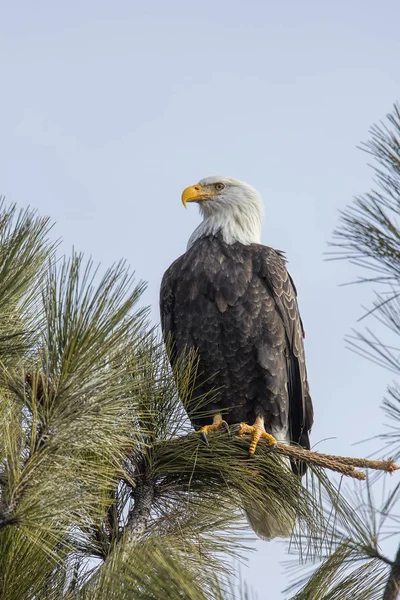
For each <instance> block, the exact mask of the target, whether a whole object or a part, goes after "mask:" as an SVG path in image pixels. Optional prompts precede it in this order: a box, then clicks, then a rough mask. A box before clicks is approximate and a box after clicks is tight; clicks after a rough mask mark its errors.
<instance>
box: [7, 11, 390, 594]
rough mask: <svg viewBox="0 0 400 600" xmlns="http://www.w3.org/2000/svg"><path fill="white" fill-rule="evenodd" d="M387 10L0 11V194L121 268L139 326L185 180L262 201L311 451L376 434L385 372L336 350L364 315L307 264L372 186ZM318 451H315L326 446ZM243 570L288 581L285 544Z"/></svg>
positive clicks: (271, 586)
mask: <svg viewBox="0 0 400 600" xmlns="http://www.w3.org/2000/svg"><path fill="white" fill-rule="evenodd" d="M399 21H400V4H399V2H398V0H386V1H385V2H384V3H377V2H375V1H374V2H372V1H369V0H362V1H361V0H352V2H348V0H346V1H344V0H337V1H336V2H334V3H333V2H329V3H328V2H320V1H317V0H315V1H313V0H303V1H302V2H298V1H297V0H291V1H289V0H281V1H280V2H271V1H261V0H259V1H258V2H256V1H254V0H246V2H243V0H240V1H237V0H229V1H228V0H220V1H219V0H213V1H210V0H202V1H201V2H190V1H188V0H185V1H178V0H169V1H168V2H165V1H164V0H158V1H151V0H148V1H147V2H137V1H135V0H130V1H122V0H114V1H113V2H104V1H101V0H96V1H94V0H82V1H79V2H78V1H77V0H72V1H70V2H68V3H67V2H64V3H60V2H50V1H40V0H36V2H30V1H29V2H28V1H26V0H25V1H20V2H18V1H17V2H14V3H11V2H8V3H6V2H3V3H1V4H0V85H1V111H0V193H2V194H5V195H6V196H7V198H8V200H9V201H12V202H17V203H18V204H19V205H21V206H26V205H28V204H29V205H31V206H33V207H36V208H37V209H38V210H39V211H40V212H41V213H43V214H48V215H50V216H51V217H52V219H54V220H55V221H56V226H55V229H54V237H55V238H56V237H62V238H63V240H64V243H63V246H62V248H63V250H65V251H68V252H69V251H70V249H71V248H72V246H74V247H75V248H77V249H79V250H82V251H84V252H85V253H86V254H88V255H92V257H93V258H94V260H95V261H101V262H102V264H103V265H104V266H106V265H109V264H110V263H111V262H113V261H115V260H118V259H119V258H120V257H125V258H126V259H127V260H128V262H129V263H130V264H131V265H132V267H133V268H134V269H135V271H136V273H137V277H138V279H145V280H147V281H148V283H149V285H148V290H147V292H146V294H145V296H144V298H143V302H144V303H145V304H149V305H151V307H152V313H151V314H152V318H153V319H154V320H155V321H158V290H159V284H160V280H161V277H162V274H163V272H164V271H165V269H166V268H167V267H168V266H169V264H170V263H171V262H172V261H173V260H174V259H175V258H177V257H178V256H179V255H180V254H182V253H183V252H184V251H185V247H186V242H187V239H188V237H189V235H190V234H191V232H192V230H193V229H194V228H195V226H196V225H197V224H198V222H199V215H198V213H197V210H196V207H195V206H189V207H188V210H186V211H185V210H184V209H183V207H182V205H181V201H180V195H181V192H182V190H183V188H185V187H186V186H188V185H190V184H194V183H196V182H197V181H198V180H199V179H201V178H203V177H206V176H209V175H215V174H222V175H226V176H232V177H235V178H237V179H242V180H244V181H247V182H248V183H250V184H251V185H253V186H254V187H256V188H257V189H258V190H259V191H260V192H261V194H262V196H263V198H264V203H265V209H266V218H265V223H264V228H263V236H262V240H263V242H264V243H266V244H268V245H271V246H274V247H276V248H279V249H282V250H285V252H286V253H287V257H288V259H289V268H290V272H291V274H292V276H293V278H294V280H295V283H296V285H297V289H298V293H299V302H300V308H301V312H302V316H303V320H304V323H305V328H306V333H307V338H306V352H307V359H308V371H309V379H310V386H311V392H312V396H313V400H314V404H315V414H316V416H315V427H314V429H313V434H312V443H313V444H318V446H317V447H318V449H319V450H321V451H326V452H336V453H339V454H348V453H353V454H367V453H368V447H363V446H357V447H356V448H353V447H352V443H354V442H356V441H358V440H360V439H364V438H367V437H369V436H371V435H374V434H375V433H376V432H378V431H381V430H382V426H381V423H382V421H383V417H382V414H381V411H380V409H379V404H380V400H381V398H382V396H383V394H384V393H385V388H386V385H387V383H388V382H389V381H390V379H391V375H390V374H389V373H387V372H385V371H384V370H381V369H379V368H378V367H374V366H373V365H371V364H369V363H367V362H365V361H364V360H363V359H361V358H359V357H358V356H356V355H355V354H353V353H351V352H350V351H348V350H346V348H345V343H344V336H345V335H346V334H348V333H349V332H350V330H351V328H352V327H354V326H355V325H356V321H357V319H358V318H359V317H360V316H361V314H362V308H361V305H365V304H368V301H369V299H370V297H371V294H370V292H369V291H368V290H367V288H366V287H363V286H349V287H340V284H343V283H345V282H347V281H350V280H352V279H354V276H355V275H356V274H357V273H356V271H355V270H354V268H351V267H350V266H349V265H347V264H346V263H344V262H326V260H325V258H326V257H324V253H325V252H326V251H327V243H328V242H329V240H330V239H331V234H332V231H333V229H334V228H335V226H337V224H338V210H340V209H343V208H345V207H346V206H347V205H348V204H349V203H350V202H351V200H352V197H353V196H354V195H357V194H361V193H363V192H366V191H368V190H369V189H370V187H371V182H372V174H371V170H370V169H369V168H368V167H367V162H368V157H367V155H366V154H364V153H363V152H361V151H360V150H358V149H357V148H356V146H357V145H358V144H359V143H360V142H361V141H365V140H367V139H368V130H369V128H370V126H371V125H372V124H373V123H375V122H377V121H379V120H380V119H382V118H384V116H385V114H386V113H387V112H389V111H390V110H391V107H392V105H393V103H394V102H395V101H396V100H400V89H399V86H400V72H399V56H400V38H399V33H398V32H399V28H398V23H399ZM327 438H329V439H327ZM256 549H257V552H256V553H254V554H253V555H252V556H250V559H249V568H248V569H247V568H244V569H243V575H244V577H245V578H246V579H247V580H248V581H249V582H250V583H251V584H252V586H253V588H254V590H256V591H257V592H258V593H259V598H260V599H261V600H262V599H263V598H267V597H268V598H271V599H275V598H280V597H282V596H280V591H281V590H282V589H283V588H284V587H285V585H286V584H287V574H286V573H285V570H284V567H283V566H282V561H283V560H285V553H284V546H283V545H282V544H280V543H279V542H270V543H265V542H259V543H257V545H256Z"/></svg>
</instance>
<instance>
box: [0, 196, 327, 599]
mask: <svg viewBox="0 0 400 600" xmlns="http://www.w3.org/2000/svg"><path fill="white" fill-rule="evenodd" d="M0 223H1V226H0V227H1V229H0V598H1V599H4V600H5V599H7V600H30V599H32V600H33V599H34V600H50V599H51V600H59V599H61V598H66V599H79V600H94V599H107V600H114V599H115V600H122V599H128V598H129V599H131V598H135V599H138V600H153V599H154V600H158V599H162V598H169V599H171V600H174V599H176V600H182V599H190V600H197V599H198V600H204V599H206V598H207V599H210V598H211V599H216V600H222V599H227V598H234V597H236V595H235V594H236V592H235V588H236V587H237V586H236V584H235V583H232V580H231V579H230V575H231V573H232V567H231V564H232V561H231V559H230V558H229V557H235V556H239V555H241V554H243V553H244V552H245V551H246V548H247V545H248V544H247V540H248V539H249V537H250V534H249V529H248V527H247V524H246V522H245V520H244V518H243V511H242V510H241V507H242V506H243V505H247V504H248V503H252V504H253V505H257V504H260V505H261V504H263V505H264V504H265V502H268V503H269V506H270V509H271V512H272V514H274V512H275V514H278V513H279V511H284V512H285V514H286V512H287V511H288V510H292V511H296V513H297V515H298V530H297V534H296V540H298V541H299V540H301V539H302V536H304V535H308V536H309V537H310V538H312V537H314V538H317V537H318V532H320V531H321V528H322V522H323V520H322V517H321V515H322V511H321V506H320V498H319V496H318V494H315V493H314V491H313V489H311V488H310V489H309V490H308V489H307V488H306V487H304V486H303V485H302V483H301V482H300V481H299V480H298V478H296V477H295V476H294V475H293V474H292V473H291V472H289V469H288V468H287V467H286V465H285V464H283V463H282V461H281V460H280V459H279V457H278V456H277V455H274V454H273V453H271V454H270V455H267V454H266V453H265V454H263V453H259V454H258V455H257V457H255V458H254V459H251V460H249V458H248V442H246V441H242V440H232V439H230V438H228V437H227V436H226V435H225V436H224V435H216V436H214V437H213V440H212V441H211V443H210V445H209V446H205V445H204V443H203V442H202V441H201V440H200V439H199V438H200V436H198V435H196V434H194V433H193V432H192V431H191V429H190V426H189V423H188V420H187V416H186V412H185V409H184V405H185V402H186V400H187V398H188V397H189V396H190V392H191V390H192V388H193V382H194V372H195V367H196V357H195V355H193V356H189V357H186V358H185V360H184V361H183V360H182V364H181V365H180V366H179V367H178V369H177V372H176V373H175V375H176V377H177V378H178V388H179V393H180V398H179V397H178V393H177V386H176V384H175V380H174V377H173V376H172V373H171V371H170V367H169V363H168V360H167V358H166V354H165V350H164V347H163V345H162V344H161V343H160V340H159V337H158V334H157V332H156V331H155V330H154V329H153V328H152V327H150V325H149V323H148V322H147V310H146V309H144V308H140V306H139V301H140V296H141V293H142V291H143V289H144V284H143V283H139V284H137V285H134V284H133V280H132V277H131V276H130V274H129V270H128V268H127V266H126V265H125V264H124V263H119V264H116V265H114V266H112V267H111V268H109V269H108V270H106V271H105V273H104V274H101V270H100V269H99V268H95V267H94V265H93V263H92V262H91V261H85V259H84V257H83V256H81V255H79V254H76V253H73V254H72V256H71V258H69V259H67V258H59V257H58V256H57V254H56V248H55V247H54V245H52V244H51V243H50V242H49V239H48V238H49V235H50V233H49V232H50V223H49V220H48V219H45V218H41V217H39V216H37V215H36V214H35V213H33V212H32V211H30V210H27V211H25V212H22V213H20V214H18V212H17V209H16V207H15V206H8V205H7V204H6V203H5V201H4V200H3V201H2V203H1V205H0ZM313 473H314V474H315V475H316V476H317V478H318V480H319V482H320V485H322V487H323V488H324V489H326V493H327V494H331V496H333V495H334V493H335V492H334V490H333V488H331V487H330V485H329V482H328V480H327V479H326V478H325V476H324V474H323V472H322V471H321V470H320V469H319V468H318V467H315V468H313V469H312V470H311V471H310V481H311V482H312V481H314V480H313V476H314V475H313ZM317 488H318V485H317V484H316V483H315V482H314V490H315V489H317ZM312 551H313V548H312V547H311V546H310V552H312ZM232 586H233V587H232ZM242 588H243V586H242ZM236 591H237V590H236ZM238 593H239V594H241V597H243V598H248V597H249V592H248V591H246V588H243V589H242V590H241V591H239V592H238Z"/></svg>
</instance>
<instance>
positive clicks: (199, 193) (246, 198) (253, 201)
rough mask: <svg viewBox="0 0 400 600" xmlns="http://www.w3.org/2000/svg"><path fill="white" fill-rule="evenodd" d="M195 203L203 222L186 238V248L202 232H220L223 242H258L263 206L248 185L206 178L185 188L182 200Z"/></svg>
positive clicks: (227, 179) (226, 178)
mask: <svg viewBox="0 0 400 600" xmlns="http://www.w3.org/2000/svg"><path fill="white" fill-rule="evenodd" d="M187 202H197V204H198V205H199V208H200V212H201V214H202V215H203V222H202V223H200V225H199V226H198V227H197V229H195V230H194V232H193V233H192V235H191V236H190V238H189V242H188V248H190V246H192V245H193V244H194V242H195V241H196V240H198V239H199V238H201V237H204V236H206V235H216V234H217V233H220V235H222V238H223V240H224V242H226V243H227V244H234V243H235V242H239V243H241V244H246V245H248V244H253V243H260V236H261V222H262V218H263V205H262V201H261V196H260V194H259V193H258V192H257V190H255V189H254V188H252V187H251V186H250V185H248V184H247V183H244V182H243V181H238V180H237V179H232V178H231V177H218V176H215V177H206V178H205V179H202V180H201V181H199V183H197V184H196V185H192V186H190V187H188V188H186V189H185V190H184V191H183V194H182V203H183V205H184V206H186V203H187Z"/></svg>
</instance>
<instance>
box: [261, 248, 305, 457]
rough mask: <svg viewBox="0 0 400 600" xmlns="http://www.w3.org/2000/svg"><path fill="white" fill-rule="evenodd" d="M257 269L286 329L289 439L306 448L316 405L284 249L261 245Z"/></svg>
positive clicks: (294, 289) (300, 322)
mask: <svg viewBox="0 0 400 600" xmlns="http://www.w3.org/2000/svg"><path fill="white" fill-rule="evenodd" d="M254 270H255V272H256V273H257V274H258V276H259V277H260V278H261V279H262V280H263V281H264V283H265V285H266V286H267V288H268V291H269V293H270V294H271V295H272V297H273V299H274V301H275V307H276V308H275V310H276V311H277V312H278V314H279V317H280V319H281V320H282V323H283V325H284V329H285V348H284V351H285V357H286V368H287V382H288V396H289V415H288V417H289V432H290V439H291V440H292V441H294V442H296V443H298V444H300V445H301V446H303V447H304V448H309V447H310V442H309V438H308V433H309V431H310V429H311V426H312V423H313V407H312V402H311V397H310V393H309V388H308V381H307V370H306V363H305V355H304V345H303V338H304V329H303V324H302V321H301V317H300V313H299V308H298V304H297V295H296V288H295V286H294V283H293V281H292V278H291V277H290V275H289V273H288V271H287V270H286V266H285V259H284V258H283V257H282V255H281V253H279V252H277V251H275V250H273V249H272V248H269V247H268V246H261V245H260V246H259V247H258V252H256V255H255V261H254Z"/></svg>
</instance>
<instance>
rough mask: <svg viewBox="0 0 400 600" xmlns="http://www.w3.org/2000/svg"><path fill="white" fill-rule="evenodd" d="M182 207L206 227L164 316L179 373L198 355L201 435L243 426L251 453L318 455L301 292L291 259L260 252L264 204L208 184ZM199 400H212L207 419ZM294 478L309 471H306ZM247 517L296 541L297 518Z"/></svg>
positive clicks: (196, 420) (219, 182)
mask: <svg viewBox="0 0 400 600" xmlns="http://www.w3.org/2000/svg"><path fill="white" fill-rule="evenodd" d="M182 202H183V204H184V206H186V204H187V203H189V202H196V203H197V204H198V206H199V208H200V212H201V214H202V216H203V221H202V223H201V224H200V225H199V226H198V227H197V229H195V231H194V232H193V234H192V235H191V237H190V239H189V242H188V246H187V250H186V252H185V254H183V255H182V256H181V257H180V258H178V259H177V260H175V262H173V263H172V265H171V266H170V267H169V268H168V270H167V271H166V273H165V274H164V277H163V280H162V284H161V292H160V309H161V325H162V330H163V336H164V339H165V340H167V339H168V340H169V344H168V345H167V348H168V351H169V358H170V361H171V364H172V367H173V366H174V364H175V363H176V361H177V358H178V357H179V356H180V355H181V354H182V353H183V352H185V351H187V350H188V349H190V348H193V349H196V351H197V352H198V357H199V368H198V371H197V372H198V375H197V380H196V385H195V390H194V392H193V397H192V404H191V405H190V404H189V409H188V414H189V418H190V419H191V422H192V424H193V426H194V427H195V429H197V430H198V431H199V432H200V433H201V434H202V436H203V437H205V436H207V435H208V433H209V432H210V431H214V430H217V429H219V428H221V427H224V428H229V426H231V425H232V424H240V426H239V433H250V434H251V443H250V448H249V450H250V454H254V452H255V450H256V446H257V443H258V441H259V439H260V438H261V437H262V438H266V440H267V443H269V444H271V445H273V444H275V443H276V440H281V441H283V440H284V441H287V442H295V443H296V444H300V445H301V446H303V447H304V448H307V449H309V448H310V442H309V432H310V429H311V426H312V423H313V407H312V402H311V397H310V393H309V388H308V382H307V371H306V364H305V356H304V347H303V337H304V330H303V325H302V321H301V318H300V314H299V309H298V305H297V298H296V288H295V286H294V283H293V281H292V279H291V277H290V275H289V273H288V271H287V270H286V264H285V259H284V257H283V255H282V253H281V252H280V251H277V250H274V249H273V248H270V247H268V246H264V245H262V244H261V243H260V235H261V222H262V217H263V205H262V201H261V197H260V195H259V194H258V192H257V191H256V190H255V189H254V188H252V187H251V186H249V185H247V184H246V183H243V182H241V181H237V180H235V179H232V178H227V177H208V178H206V179H202V180H201V181H200V182H199V183H198V184H196V185H193V186H190V187H188V188H186V189H185V190H184V192H183V194H182ZM199 397H205V398H207V397H209V398H210V401H209V402H208V404H207V405H206V406H205V407H204V406H202V411H203V412H202V414H199V411H198V410H196V406H197V404H196V400H197V399H198V398H199ZM191 407H192V408H191ZM207 413H208V415H210V414H211V415H214V416H213V417H212V416H211V417H210V416H204V415H205V414H207ZM210 421H212V422H210ZM292 469H293V471H294V472H295V473H297V474H299V475H303V474H304V472H305V466H304V464H302V463H295V462H292ZM247 513H248V517H249V520H250V524H251V525H252V527H253V529H254V531H255V532H256V533H257V534H258V535H259V536H260V537H263V538H271V537H275V536H277V535H289V534H290V531H291V528H292V520H291V519H289V521H290V522H289V523H286V524H285V523H276V522H275V523H274V522H272V520H271V519H270V518H269V517H268V515H267V514H261V515H260V514H251V510H248V509H247Z"/></svg>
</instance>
